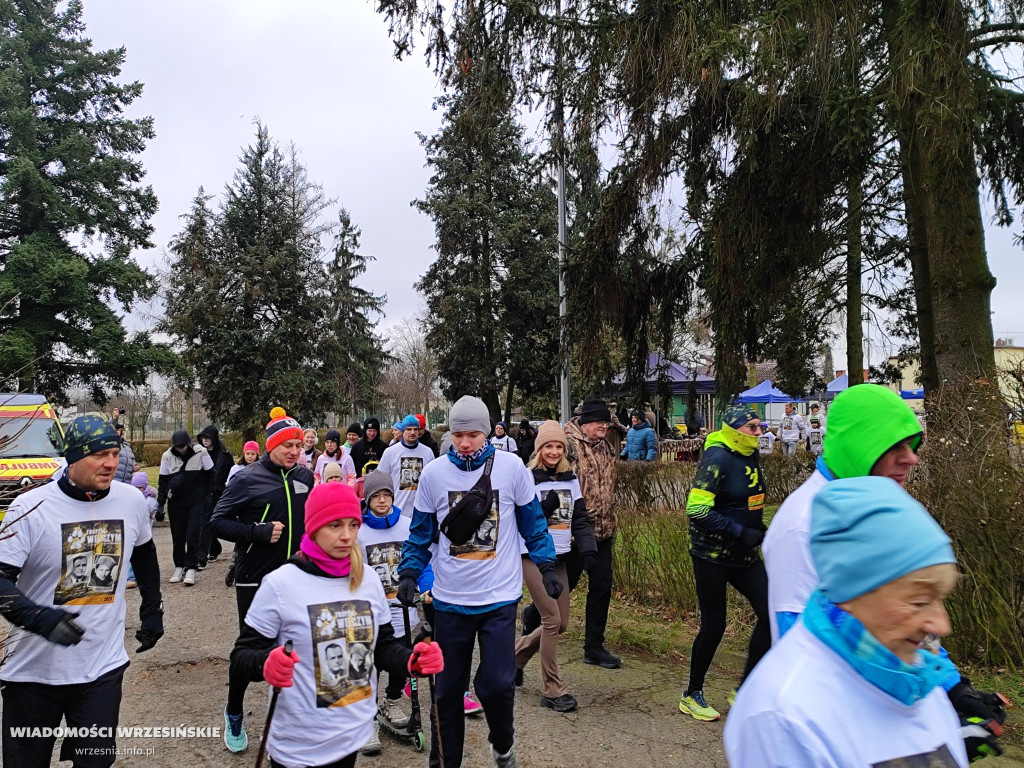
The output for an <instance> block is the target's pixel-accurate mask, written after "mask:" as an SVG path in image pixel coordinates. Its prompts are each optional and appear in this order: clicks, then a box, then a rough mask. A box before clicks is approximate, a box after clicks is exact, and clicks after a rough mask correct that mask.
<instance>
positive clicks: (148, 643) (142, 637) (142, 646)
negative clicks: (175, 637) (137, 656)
mask: <svg viewBox="0 0 1024 768" xmlns="http://www.w3.org/2000/svg"><path fill="white" fill-rule="evenodd" d="M163 636H164V631H163V629H146V628H145V627H143V628H142V629H139V630H138V631H137V632H136V633H135V639H136V640H138V641H139V647H138V648H136V649H135V652H136V653H143V652H144V651H148V650H149V649H150V648H152V647H153V646H154V645H156V641H157V640H159V639H160V638H161V637H163Z"/></svg>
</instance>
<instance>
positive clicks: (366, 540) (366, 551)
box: [356, 454, 433, 637]
mask: <svg viewBox="0 0 1024 768" xmlns="http://www.w3.org/2000/svg"><path fill="white" fill-rule="evenodd" d="M431 455H433V454H431ZM411 524H412V521H411V520H410V519H409V518H408V517H399V518H398V520H397V522H395V524H394V525H393V526H391V527H390V528H373V527H371V526H369V525H367V524H366V523H363V524H362V525H360V526H359V534H358V536H357V538H356V541H358V542H359V546H360V547H361V548H362V550H363V565H364V567H365V568H367V569H369V570H372V571H374V572H375V573H376V574H377V576H378V578H380V583H381V585H382V586H383V587H384V596H385V597H387V599H388V603H389V604H390V605H391V626H392V627H393V628H394V630H395V637H405V619H404V618H403V615H402V606H401V604H400V603H399V602H398V565H399V563H401V562H402V545H403V544H405V541H406V539H408V538H409V527H410V525H411ZM418 623H419V616H417V615H416V610H415V609H414V608H410V609H409V628H410V629H411V628H412V627H415V626H416V625H417V624H418Z"/></svg>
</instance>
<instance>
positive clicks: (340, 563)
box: [299, 533, 355, 578]
mask: <svg viewBox="0 0 1024 768" xmlns="http://www.w3.org/2000/svg"><path fill="white" fill-rule="evenodd" d="M353 546H355V545H353ZM299 549H300V550H301V551H302V554H304V555H305V556H306V557H308V558H309V559H310V561H312V562H313V564H314V565H316V567H317V568H319V569H320V570H321V571H323V572H324V573H326V574H327V575H328V576H336V577H339V578H340V577H342V576H348V573H349V571H350V570H351V568H352V559H351V558H348V557H346V558H345V559H344V560H335V559H334V558H333V557H331V556H330V555H328V554H327V553H326V552H324V551H323V550H322V549H321V548H320V545H319V544H317V543H316V542H315V541H313V540H312V539H311V538H309V534H308V533H304V534H302V541H301V542H299Z"/></svg>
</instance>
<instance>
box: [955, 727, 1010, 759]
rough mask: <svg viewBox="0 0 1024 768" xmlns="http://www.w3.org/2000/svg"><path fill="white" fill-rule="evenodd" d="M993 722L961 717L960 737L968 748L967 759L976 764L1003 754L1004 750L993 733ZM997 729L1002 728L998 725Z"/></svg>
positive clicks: (1000, 729)
mask: <svg viewBox="0 0 1024 768" xmlns="http://www.w3.org/2000/svg"><path fill="white" fill-rule="evenodd" d="M992 726H993V722H992V721H991V720H990V721H987V722H986V721H985V720H982V719H981V718H980V717H961V718H960V736H961V738H963V740H964V746H965V747H966V748H967V759H968V760H969V761H970V762H972V763H975V762H977V761H978V760H981V759H983V758H986V757H992V756H993V755H1001V754H1003V748H1002V747H1000V746H999V740H998V737H997V736H996V734H995V733H993V731H992ZM995 727H996V728H998V729H999V731H1000V733H1001V732H1002V728H1000V727H999V724H998V723H996V724H995Z"/></svg>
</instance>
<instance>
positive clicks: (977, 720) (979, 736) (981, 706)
mask: <svg viewBox="0 0 1024 768" xmlns="http://www.w3.org/2000/svg"><path fill="white" fill-rule="evenodd" d="M947 695H948V696H949V700H950V702H951V703H952V704H953V708H954V709H955V710H956V713H957V714H958V715H959V716H960V735H961V736H962V737H963V740H964V746H965V747H966V748H967V759H968V760H970V761H971V762H972V763H973V762H975V761H977V760H981V759H982V758H983V757H989V756H991V755H1001V754H1003V750H1002V747H1000V746H999V742H998V738H999V737H1000V736H1002V735H1003V728H1002V723H1003V722H1004V721H1005V720H1006V709H1005V705H1006V703H1007V702H1006V698H1005V697H1004V696H1003V695H1002V694H1001V693H982V692H981V691H979V690H978V689H977V688H975V687H974V686H973V685H971V681H970V680H969V679H967V678H966V677H962V678H960V682H959V683H957V684H956V685H954V686H953V687H952V688H950V689H949V691H947Z"/></svg>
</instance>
